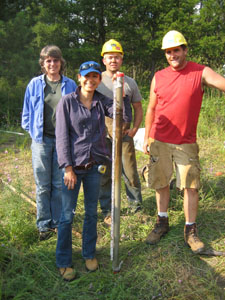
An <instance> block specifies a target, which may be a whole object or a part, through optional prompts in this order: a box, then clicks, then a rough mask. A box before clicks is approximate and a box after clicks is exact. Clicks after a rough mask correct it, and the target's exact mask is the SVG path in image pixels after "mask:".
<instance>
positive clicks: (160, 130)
mask: <svg viewBox="0 0 225 300" xmlns="http://www.w3.org/2000/svg"><path fill="white" fill-rule="evenodd" d="M162 49H163V50H164V51H165V56H166V59H167V62H168V64H169V66H168V67H167V68H165V69H163V70H161V71H158V72H156V74H155V76H154V78H153V80H152V83H151V89H150V101H149V105H148V109H147V112H146V119H145V140H144V152H145V153H146V154H148V155H150V161H149V168H150V172H149V186H150V187H151V188H154V189H155V190H156V202H157V210H158V216H157V222H156V224H155V227H154V229H153V230H152V231H151V232H150V234H149V235H148V237H147V239H146V242H147V243H148V244H156V243H157V242H158V241H159V240H160V238H161V237H162V236H163V235H164V234H166V233H167V232H168V231H169V221H168V214H167V210H168V205H169V197H170V195H169V182H170V179H171V176H172V172H173V164H174V165H175V168H176V186H177V188H179V189H181V190H184V214H185V220H186V223H185V227H184V239H185V242H186V243H187V244H188V245H189V246H190V247H191V249H192V251H193V252H194V253H200V252H201V251H202V250H203V249H204V243H203V242H202V241H201V240H200V239H199V237H198V235H197V228H196V217H197V209H198V198H199V197H198V189H199V187H200V164H199V156H198V152H199V148H198V145H197V143H196V129H197V123H198V118H199V113H200V109H201V103H202V97H203V92H204V90H203V88H204V86H210V87H214V88H217V89H219V90H221V91H223V92H225V78H223V77H222V76H220V75H219V74H217V73H216V72H214V71H213V70H212V69H211V68H209V67H206V66H204V65H200V64H197V63H194V62H191V61H187V60H186V56H187V52H188V49H187V41H186V40H185V38H184V36H183V35H182V34H181V33H180V32H178V31H175V30H172V31H169V32H168V33H167V34H166V35H165V36H164V38H163V41H162Z"/></svg>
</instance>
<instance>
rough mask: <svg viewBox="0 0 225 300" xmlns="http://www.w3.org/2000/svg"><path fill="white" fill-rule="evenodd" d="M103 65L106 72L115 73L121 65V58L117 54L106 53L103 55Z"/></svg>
mask: <svg viewBox="0 0 225 300" xmlns="http://www.w3.org/2000/svg"><path fill="white" fill-rule="evenodd" d="M102 61H103V64H104V65H105V67H106V71H110V72H112V73H116V72H117V71H119V70H120V67H121V65H122V63H123V57H122V56H121V54H119V53H116V52H115V53H108V54H105V55H104V58H103V60H102Z"/></svg>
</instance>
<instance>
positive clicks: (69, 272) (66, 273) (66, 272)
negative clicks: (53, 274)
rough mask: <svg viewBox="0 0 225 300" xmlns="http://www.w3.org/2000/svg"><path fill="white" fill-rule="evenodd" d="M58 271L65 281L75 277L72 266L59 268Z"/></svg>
mask: <svg viewBox="0 0 225 300" xmlns="http://www.w3.org/2000/svg"><path fill="white" fill-rule="evenodd" d="M59 273H60V275H61V276H62V278H63V280H65V281H72V280H74V279H75V278H76V272H75V270H74V269H72V268H59Z"/></svg>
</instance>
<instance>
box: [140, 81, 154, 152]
mask: <svg viewBox="0 0 225 300" xmlns="http://www.w3.org/2000/svg"><path fill="white" fill-rule="evenodd" d="M154 90H155V76H154V77H153V79H152V83H151V88H150V98H149V104H148V108H147V112H146V115H145V137H144V145H143V151H144V153H145V154H149V150H148V139H149V135H150V130H151V127H152V123H153V121H154V118H155V108H156V104H157V96H156V93H155V92H154Z"/></svg>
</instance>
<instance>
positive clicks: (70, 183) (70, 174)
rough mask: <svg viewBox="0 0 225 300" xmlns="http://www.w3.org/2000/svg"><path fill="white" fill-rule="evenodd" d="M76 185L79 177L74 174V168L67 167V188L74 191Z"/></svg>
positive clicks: (65, 176) (65, 179)
mask: <svg viewBox="0 0 225 300" xmlns="http://www.w3.org/2000/svg"><path fill="white" fill-rule="evenodd" d="M76 183H77V176H76V174H75V173H74V171H73V168H72V166H68V167H66V168H65V173H64V184H65V186H67V188H68V190H73V189H74V186H75V184H76Z"/></svg>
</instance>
